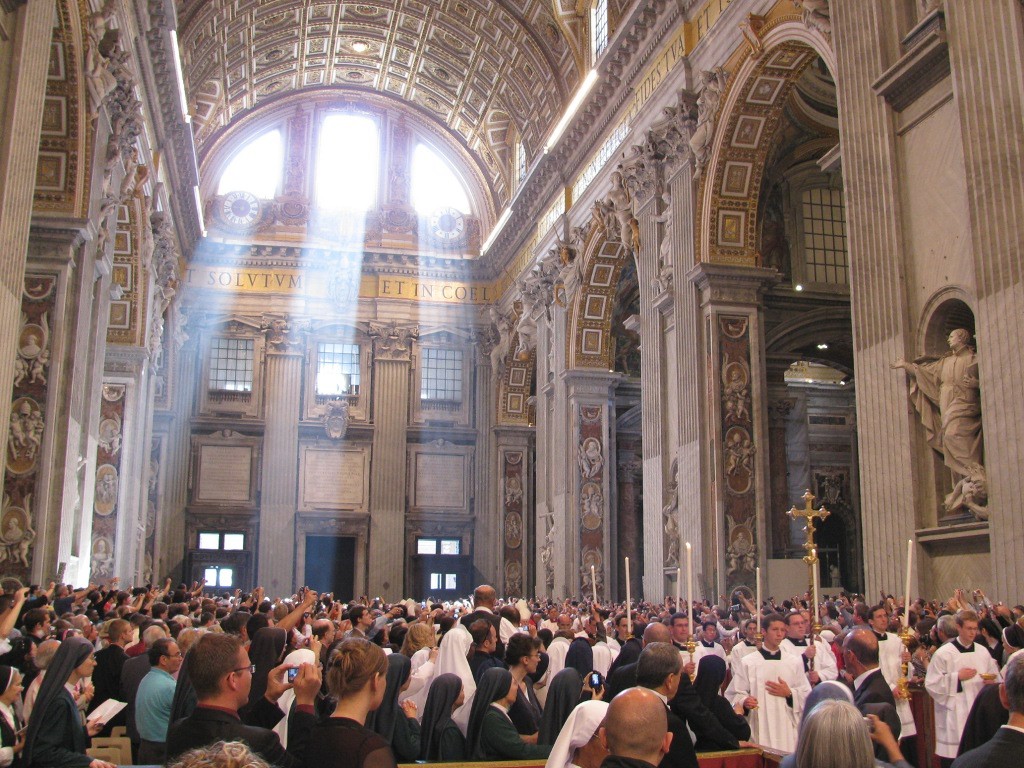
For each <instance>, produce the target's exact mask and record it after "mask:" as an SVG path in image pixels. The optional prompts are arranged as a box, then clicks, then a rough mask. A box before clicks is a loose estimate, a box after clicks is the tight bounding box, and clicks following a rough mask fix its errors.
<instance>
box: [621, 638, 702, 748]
mask: <svg viewBox="0 0 1024 768" xmlns="http://www.w3.org/2000/svg"><path fill="white" fill-rule="evenodd" d="M682 675H683V660H682V658H681V657H680V655H679V651H677V650H676V648H675V646H673V645H672V644H671V643H648V644H647V646H646V647H644V650H643V652H642V653H641V654H640V659H639V660H638V661H637V663H636V684H637V686H639V687H641V688H647V689H648V690H651V691H653V692H654V694H655V695H656V696H657V697H658V698H659V699H661V701H662V702H663V703H664V705H665V710H666V712H667V713H668V730H669V733H671V734H672V744H671V746H670V747H669V751H668V754H667V755H665V757H664V758H662V761H661V763H660V767H659V768H697V753H696V752H695V751H694V749H693V741H692V740H691V739H690V732H689V731H688V730H687V729H686V721H685V720H683V719H682V718H681V717H679V715H677V714H676V713H675V712H673V711H672V709H671V707H670V706H669V702H670V701H672V699H674V698H675V696H676V693H677V692H678V691H679V682H680V679H681V677H682ZM687 683H689V680H687Z"/></svg>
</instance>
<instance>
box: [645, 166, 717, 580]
mask: <svg viewBox="0 0 1024 768" xmlns="http://www.w3.org/2000/svg"><path fill="white" fill-rule="evenodd" d="M666 184H667V185H668V189H669V192H670V198H669V199H670V207H669V211H668V213H669V214H670V215H671V217H672V218H671V221H672V229H671V236H672V246H671V250H670V253H671V256H672V268H671V270H670V272H669V274H670V276H671V280H670V281H669V283H668V285H667V286H666V292H665V294H664V295H663V298H661V299H659V307H661V311H662V312H663V313H664V314H665V322H666V330H667V331H668V333H669V335H668V337H667V339H666V349H665V353H666V357H667V358H668V360H669V366H668V371H667V373H668V382H669V384H668V386H669V392H670V396H669V397H668V398H667V400H668V403H667V405H668V413H667V417H668V420H669V424H670V427H671V429H670V433H671V434H672V436H673V442H672V443H671V444H672V446H673V450H674V453H675V458H676V460H677V462H678V464H677V466H678V469H677V474H676V482H677V483H678V497H679V498H680V499H685V500H686V503H685V504H680V508H679V535H680V539H681V540H682V541H684V542H685V541H689V542H692V544H693V570H694V577H695V578H699V579H701V580H702V583H703V582H707V581H708V579H709V576H710V574H711V572H712V570H713V569H714V564H715V563H716V562H717V554H712V555H710V556H709V557H708V559H707V560H705V554H706V553H709V552H710V553H715V552H716V549H715V547H713V546H710V542H708V543H707V544H706V543H705V539H707V538H708V532H710V531H712V530H714V515H713V512H712V503H711V484H710V483H708V482H706V481H705V478H706V477H707V474H708V472H709V471H710V468H711V464H710V462H711V458H712V457H711V454H710V451H709V449H708V442H707V439H706V435H707V433H706V432H705V424H704V418H703V414H704V408H705V405H704V403H705V391H704V387H705V376H704V369H705V366H706V364H707V363H706V359H705V356H704V353H703V349H704V347H703V341H702V335H703V326H704V323H703V319H702V315H701V309H700V292H699V291H698V290H697V289H696V288H695V287H694V286H693V285H692V284H691V283H690V281H689V280H687V277H686V276H687V274H688V273H689V272H690V271H691V270H692V269H693V267H694V265H695V264H696V255H695V252H694V237H695V235H694V230H695V222H694V217H695V215H696V213H695V210H696V208H695V207H696V196H695V194H694V182H693V159H692V157H690V158H688V159H687V160H686V161H685V162H683V163H681V164H680V165H679V166H678V168H677V169H676V171H675V173H674V175H672V176H669V177H668V178H667V179H666ZM679 551H680V552H682V545H680V550H679Z"/></svg>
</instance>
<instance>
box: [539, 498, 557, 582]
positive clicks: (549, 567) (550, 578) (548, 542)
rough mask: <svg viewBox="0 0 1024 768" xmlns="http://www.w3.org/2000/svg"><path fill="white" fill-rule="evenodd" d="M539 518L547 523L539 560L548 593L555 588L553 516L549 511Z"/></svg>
mask: <svg viewBox="0 0 1024 768" xmlns="http://www.w3.org/2000/svg"><path fill="white" fill-rule="evenodd" d="M541 519H542V520H544V521H545V522H546V524H547V533H545V534H544V543H543V544H541V547H540V561H541V564H542V565H543V566H544V585H545V586H546V587H547V591H548V594H549V595H550V594H551V593H552V592H553V591H554V589H555V564H554V562H552V557H553V556H554V554H555V516H554V515H553V514H551V513H550V512H549V513H548V514H546V515H541Z"/></svg>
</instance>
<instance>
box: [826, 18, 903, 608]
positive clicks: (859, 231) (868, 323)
mask: <svg viewBox="0 0 1024 768" xmlns="http://www.w3.org/2000/svg"><path fill="white" fill-rule="evenodd" d="M831 7H832V30H833V34H832V39H833V41H834V42H835V47H836V57H837V60H838V73H837V78H836V91H837V96H838V101H839V104H840V109H839V135H840V144H841V146H842V152H843V181H844V188H845V190H846V226H847V246H848V249H849V259H850V292H851V296H852V299H853V302H852V304H853V306H852V309H853V340H854V348H855V354H856V360H857V420H858V425H859V431H860V437H861V441H860V462H861V464H860V468H861V518H862V520H863V525H864V528H863V532H864V562H865V575H866V578H867V582H866V584H865V588H864V591H865V593H867V594H877V593H878V590H879V589H881V588H883V587H886V588H888V589H889V590H890V591H891V590H892V589H894V586H893V585H896V584H899V583H901V578H902V577H901V576H900V574H901V572H902V571H901V569H902V568H903V567H904V561H905V559H906V541H907V539H908V538H910V537H911V536H913V532H914V529H915V528H916V527H917V526H916V521H915V515H914V513H913V511H912V510H915V509H917V507H918V505H917V496H918V494H917V491H916V486H917V483H916V482H915V473H916V469H915V468H914V467H913V466H908V464H912V463H910V462H907V461H906V460H905V459H906V458H908V457H910V456H913V455H914V453H915V446H914V435H913V422H912V420H911V419H912V416H911V412H910V405H909V403H908V400H907V389H906V377H905V376H903V375H902V374H901V373H900V372H896V371H892V370H890V368H889V364H890V363H891V362H892V361H893V360H895V359H896V358H899V357H909V358H913V357H914V356H915V354H916V352H915V350H914V349H913V348H912V346H911V339H910V333H909V323H908V319H907V316H906V306H907V297H906V295H905V284H904V277H903V274H902V269H903V267H902V264H903V260H902V255H903V254H902V251H903V232H902V227H901V208H902V201H901V196H900V193H899V188H898V183H899V172H898V164H897V152H896V136H895V130H894V125H893V116H892V113H891V111H890V107H889V106H888V105H887V104H886V103H885V101H884V100H883V99H881V98H879V97H878V95H876V93H875V92H874V91H873V90H872V87H871V86H872V83H873V82H874V81H875V80H876V79H877V78H878V77H879V75H880V74H882V73H883V72H885V71H886V69H887V68H888V67H889V65H890V64H891V63H892V62H893V61H895V60H896V58H897V56H898V55H899V51H898V41H897V40H896V39H895V37H896V34H897V32H896V30H897V29H898V26H897V24H896V23H895V21H896V20H895V19H894V18H893V17H892V15H891V14H892V12H893V8H892V4H891V3H888V2H884V0H864V1H863V2H862V1H861V0H858V1H857V2H839V3H833V4H832V6H831ZM895 457H902V459H903V460H898V461H894V458H895ZM895 510H900V511H899V512H898V513H894V512H895Z"/></svg>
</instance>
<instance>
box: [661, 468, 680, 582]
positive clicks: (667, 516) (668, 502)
mask: <svg viewBox="0 0 1024 768" xmlns="http://www.w3.org/2000/svg"><path fill="white" fill-rule="evenodd" d="M678 478H679V460H678V459H673V460H672V467H671V469H669V480H668V485H667V486H666V487H665V506H663V507H662V508H661V516H662V518H663V519H664V521H665V524H664V531H665V567H666V568H669V567H672V566H677V565H679V479H678Z"/></svg>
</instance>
